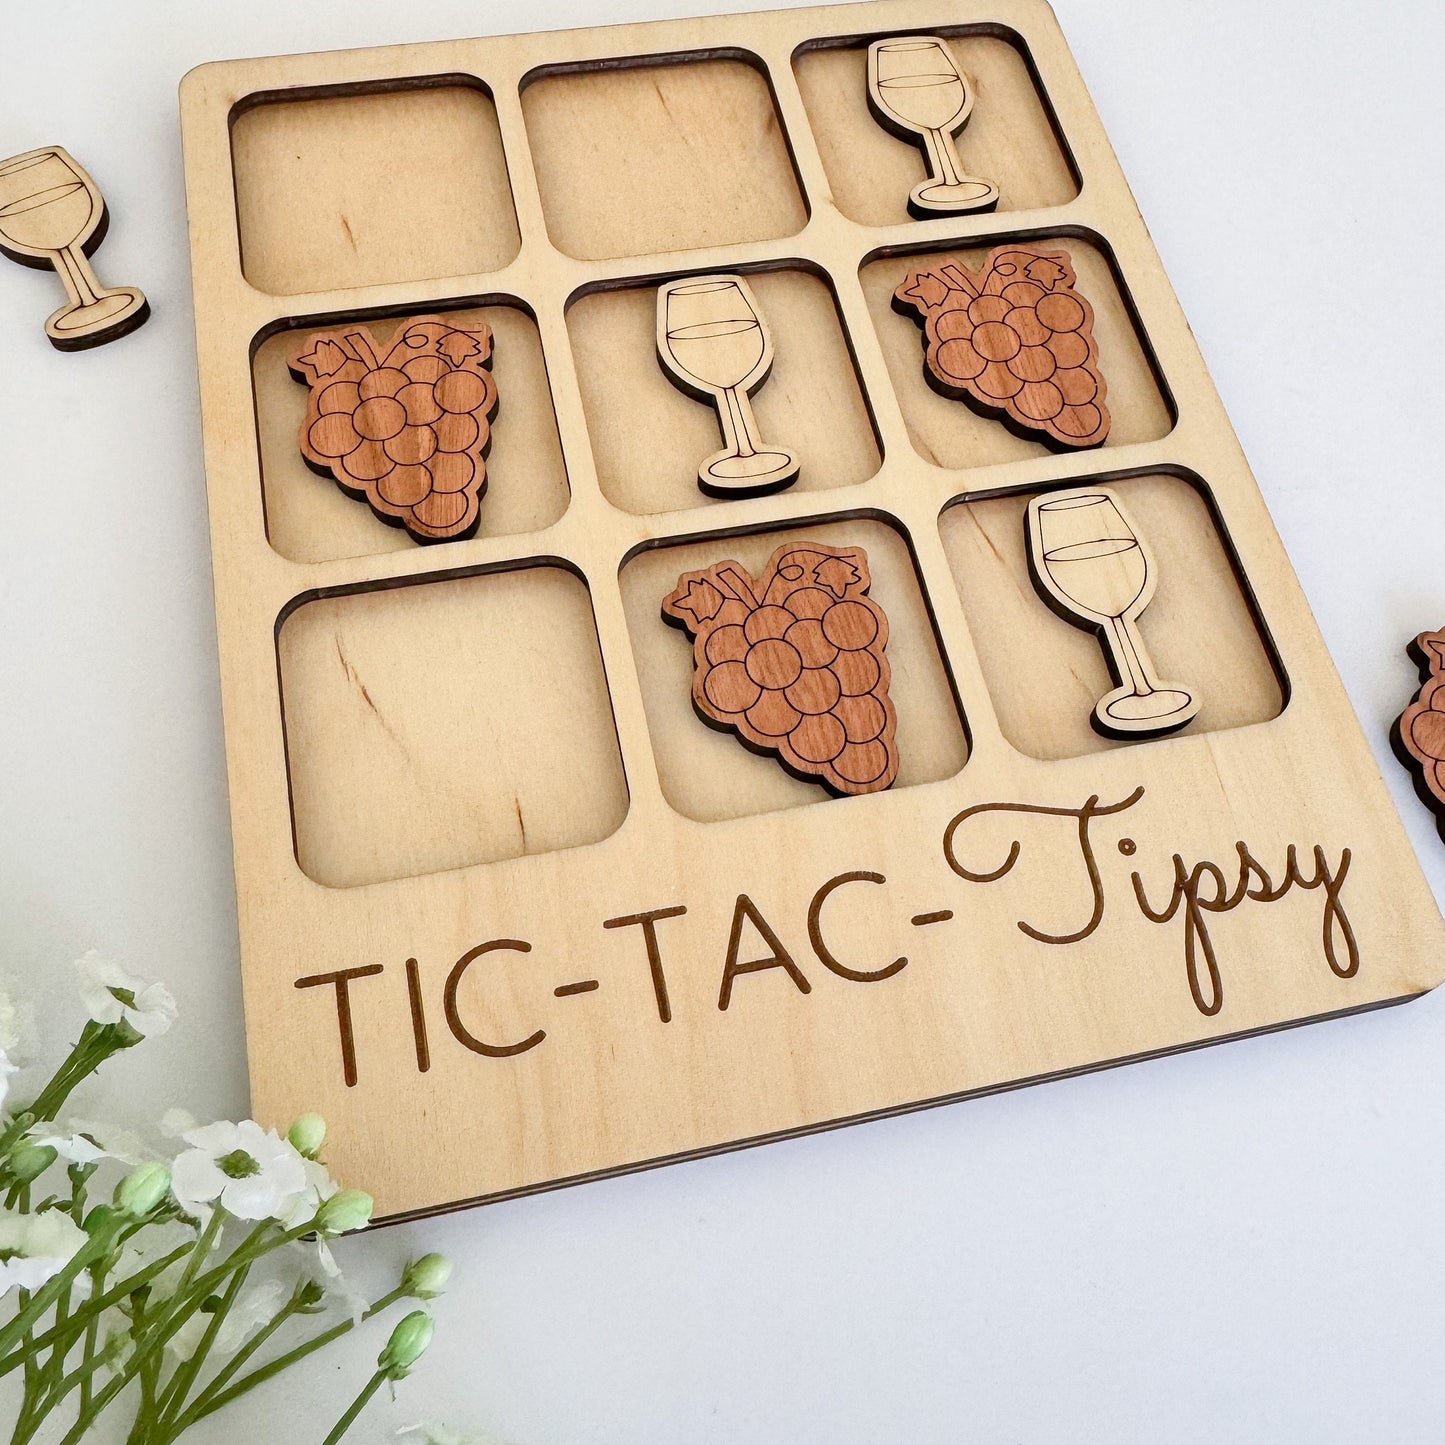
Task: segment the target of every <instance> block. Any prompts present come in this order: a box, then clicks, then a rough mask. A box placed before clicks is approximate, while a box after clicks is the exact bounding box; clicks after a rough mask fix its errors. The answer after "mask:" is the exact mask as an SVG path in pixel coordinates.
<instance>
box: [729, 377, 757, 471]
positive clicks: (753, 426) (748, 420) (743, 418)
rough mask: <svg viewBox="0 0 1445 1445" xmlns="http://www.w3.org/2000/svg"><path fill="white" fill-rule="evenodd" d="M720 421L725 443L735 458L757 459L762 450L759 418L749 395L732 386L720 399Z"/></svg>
mask: <svg viewBox="0 0 1445 1445" xmlns="http://www.w3.org/2000/svg"><path fill="white" fill-rule="evenodd" d="M718 402H719V403H720V404H719V406H718V420H719V421H720V422H721V423H722V430H723V441H724V443H725V444H726V446H727V449H728V450H729V451H730V452H732V454H733V455H734V456H738V457H755V456H757V454H758V452H759V451H760V450H761V448H762V437H761V436H760V435H759V433H758V422H757V418H756V417H755V416H754V415H753V404H752V402H750V401H749V400H748V396H747V393H746V392H744V391H742V390H740V389H739V388H738V387H736V386H730V387H728V388H727V390H726V391H724V392H722V393H721V394H720V395H719V397H718Z"/></svg>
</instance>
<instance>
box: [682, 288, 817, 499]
mask: <svg viewBox="0 0 1445 1445" xmlns="http://www.w3.org/2000/svg"><path fill="white" fill-rule="evenodd" d="M657 359H658V363H659V364H660V365H661V367H662V369H663V370H664V371H665V372H666V373H667V375H668V376H669V377H670V378H671V380H672V382H673V384H674V385H675V386H677V387H678V388H679V389H680V390H682V391H685V392H687V394H688V395H689V396H693V397H696V398H698V400H700V401H708V402H711V403H712V404H713V405H714V406H715V407H717V414H718V422H719V425H720V426H721V427H722V434H723V441H724V443H725V445H724V446H723V449H722V450H721V451H720V452H715V453H714V454H713V455H712V456H710V457H706V458H704V459H703V461H702V462H701V464H700V465H699V466H698V469H697V484H698V486H699V487H701V488H702V490H703V491H704V492H706V493H707V494H708V496H710V497H758V496H762V495H764V494H765V493H767V492H779V491H782V489H783V488H784V487H788V486H791V485H792V484H793V483H794V482H795V481H796V480H797V478H798V458H797V455H796V453H794V452H792V451H790V450H789V449H788V448H787V447H781V446H774V445H771V444H770V443H767V442H764V441H763V440H762V438H761V437H760V436H759V434H758V424H757V420H756V418H755V417H754V416H753V409H752V404H751V403H750V402H749V401H748V397H749V396H750V395H751V394H752V393H753V392H755V391H756V390H757V389H758V388H759V387H760V386H761V385H762V384H763V382H765V381H766V380H767V379H768V372H769V371H771V370H772V366H773V338H772V334H771V332H769V330H768V325H767V322H766V321H764V319H763V313H762V312H761V311H760V310H759V309H758V303H757V301H756V300H755V299H754V298H753V293H752V290H751V289H750V288H749V286H748V283H747V282H746V281H744V280H743V278H742V277H741V276H692V277H689V278H687V279H686V280H683V281H672V282H669V283H668V284H667V285H666V286H661V287H659V288H658V292H657Z"/></svg>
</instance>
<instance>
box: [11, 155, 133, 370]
mask: <svg viewBox="0 0 1445 1445" xmlns="http://www.w3.org/2000/svg"><path fill="white" fill-rule="evenodd" d="M109 222H110V218H109V216H108V214H107V213H106V208H105V200H104V198H103V197H102V196H101V194H100V190H99V188H98V187H97V186H96V184H95V182H94V181H93V180H91V178H90V177H89V176H88V175H87V174H86V172H85V171H84V170H83V169H82V168H81V166H80V165H79V163H78V162H77V161H76V160H75V158H74V157H73V156H71V154H70V153H69V152H68V151H66V150H64V149H63V148H62V147H60V146H45V147H43V148H42V149H40V150H34V151H26V152H25V154H24V155H18V156H12V157H11V158H10V159H9V160H7V161H0V252H3V253H4V254H5V255H7V256H8V257H9V258H10V259H11V260H12V261H18V262H19V263H20V264H21V265H22V266H33V267H35V268H37V269H40V270H43V269H44V268H45V267H46V266H53V267H54V268H55V273H56V275H57V276H59V277H60V282H61V285H63V286H64V287H65V291H66V295H67V296H68V297H69V298H70V299H69V300H68V301H67V302H66V303H65V305H64V306H62V307H61V308H60V309H59V310H58V311H55V312H53V313H52V314H51V315H50V316H49V318H48V319H47V320H46V322H45V334H46V335H47V336H48V337H49V338H50V344H51V345H52V346H54V347H55V348H56V349H57V350H59V351H82V350H84V349H85V348H86V347H88V346H99V345H101V344H102V343H103V342H106V341H114V340H115V339H116V338H117V337H119V336H124V335H125V334H126V333H127V332H128V331H134V330H135V329H136V327H138V326H140V325H142V324H143V323H144V322H145V320H146V318H147V317H148V316H149V315H150V314H151V313H150V305H149V303H148V302H147V301H146V298H145V293H144V292H142V291H139V290H137V289H136V288H135V287H134V286H117V287H106V286H102V285H101V284H100V281H99V279H98V278H97V277H96V274H95V272H94V271H93V270H92V269H91V265H90V261H89V260H88V259H87V258H88V257H89V256H90V255H91V253H92V252H94V251H95V250H96V248H97V247H98V246H99V245H100V243H101V242H102V241H103V240H104V239H105V232H106V228H107V226H108V225H109Z"/></svg>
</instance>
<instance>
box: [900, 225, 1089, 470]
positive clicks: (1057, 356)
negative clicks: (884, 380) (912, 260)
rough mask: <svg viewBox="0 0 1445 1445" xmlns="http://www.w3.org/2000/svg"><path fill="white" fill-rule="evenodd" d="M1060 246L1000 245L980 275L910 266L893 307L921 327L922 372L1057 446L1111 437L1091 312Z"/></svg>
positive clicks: (948, 391) (945, 390) (946, 390)
mask: <svg viewBox="0 0 1445 1445" xmlns="http://www.w3.org/2000/svg"><path fill="white" fill-rule="evenodd" d="M1074 281H1075V276H1074V268H1073V264H1072V262H1071V261H1070V259H1069V255H1068V252H1066V251H1033V250H1026V249H1024V248H1022V247H1019V246H1007V247H1000V248H999V249H998V250H996V251H992V252H990V254H989V257H988V259H987V260H986V261H985V262H984V265H983V269H982V270H980V271H968V270H966V269H965V268H964V267H962V266H958V265H955V264H953V263H951V262H950V263H947V264H944V265H941V266H937V267H935V268H934V269H932V270H927V271H913V272H911V273H910V274H909V275H908V276H906V277H905V278H904V279H903V282H902V284H901V285H900V286H899V287H898V289H897V290H896V291H895V292H894V293H893V308H894V310H895V311H898V312H901V313H902V314H903V315H905V316H912V317H913V319H914V320H916V321H918V322H919V323H920V324H921V325H922V327H923V333H924V362H923V374H924V376H925V378H926V379H927V381H928V384H929V385H930V386H931V387H932V388H933V389H934V390H935V391H937V392H941V393H942V394H943V395H944V396H948V397H952V398H954V399H955V400H959V401H965V402H967V403H968V404H969V405H970V406H972V407H973V408H974V409H975V410H976V411H980V412H982V413H983V414H984V415H985V416H991V417H996V418H998V419H1000V420H1002V421H1003V422H1004V424H1005V425H1007V426H1008V427H1009V428H1010V430H1013V431H1017V432H1019V433H1020V434H1022V435H1023V436H1025V437H1029V438H1031V439H1032V440H1035V441H1042V442H1044V443H1045V445H1047V446H1050V447H1053V448H1054V449H1055V450H1059V449H1075V448H1081V447H1095V446H1099V445H1100V444H1101V443H1102V442H1103V441H1104V439H1105V438H1106V437H1107V436H1108V434H1109V409H1108V407H1107V406H1106V405H1105V403H1104V397H1105V394H1106V392H1107V387H1106V385H1105V382H1104V377H1103V374H1102V373H1101V372H1100V370H1099V351H1098V347H1097V346H1096V345H1095V344H1094V334H1093V326H1094V310H1093V307H1091V306H1090V305H1089V303H1088V301H1087V300H1086V299H1085V298H1084V297H1083V296H1081V295H1080V294H1079V293H1078V292H1077V291H1076V290H1075V289H1074Z"/></svg>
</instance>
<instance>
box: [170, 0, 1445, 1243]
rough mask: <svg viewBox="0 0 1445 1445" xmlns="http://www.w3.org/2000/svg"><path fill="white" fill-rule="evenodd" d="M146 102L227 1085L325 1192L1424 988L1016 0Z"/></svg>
mask: <svg viewBox="0 0 1445 1445" xmlns="http://www.w3.org/2000/svg"><path fill="white" fill-rule="evenodd" d="M875 42H884V43H883V44H876V43H875ZM182 111H183V119H184V130H185V147H186V167H187V181H188V189H189V201H190V216H191V244H192V250H193V256H194V267H195V287H196V312H197V329H198V333H199V355H200V371H201V382H202V396H203V404H204V421H205V433H206V463H207V471H208V477H209V488H210V504H211V522H212V537H213V551H214V563H215V582H216V597H217V609H218V626H219V632H220V644H221V666H222V674H223V683H224V707H225V724H226V734H227V744H228V762H229V774H230V788H231V805H232V822H233V830H234V838H235V858H236V877H237V884H238V892H239V901H240V925H241V943H242V950H243V967H244V973H245V999H246V1020H247V1030H248V1035H249V1039H250V1059H251V1078H252V1089H253V1094H254V1099H253V1102H254V1107H255V1111H256V1114H257V1115H258V1117H260V1118H262V1119H264V1120H267V1121H270V1122H274V1123H284V1122H285V1121H286V1120H287V1119H288V1117H289V1116H291V1115H292V1114H294V1113H295V1112H297V1111H299V1110H301V1109H303V1108H316V1109H319V1110H321V1111H322V1112H323V1113H324V1114H325V1115H326V1117H327V1118H328V1120H329V1121H330V1122H331V1125H332V1131H333V1132H332V1141H333V1142H332V1144H331V1146H330V1158H331V1162H332V1163H333V1165H334V1166H335V1167H336V1169H337V1170H338V1172H339V1173H341V1174H342V1175H344V1176H345V1177H346V1178H347V1179H350V1180H355V1181H357V1182H361V1183H364V1184H365V1185H366V1186H367V1187H368V1188H371V1189H373V1190H374V1191H375V1193H376V1195H377V1198H378V1201H379V1207H380V1212H381V1213H383V1214H385V1215H388V1216H393V1217H395V1216H401V1215H408V1214H416V1213H420V1212H424V1211H427V1210H433V1209H439V1208H443V1207H447V1206H452V1205H457V1204H461V1203H466V1202H471V1201H478V1200H485V1199H494V1198H499V1197H503V1196H506V1195H512V1194H517V1193H521V1192H524V1191H527V1190H534V1189H540V1188H545V1187H548V1186H551V1185H556V1184H560V1183H564V1182H567V1181H572V1180H578V1179H584V1178H588V1177H591V1176H597V1175H603V1174H608V1173H613V1172H617V1171H621V1170H627V1169H634V1168H640V1167H643V1166H646V1165H649V1164H655V1163H659V1162H662V1161H666V1160H674V1159H679V1158H685V1157H687V1156H690V1155H697V1154H701V1153H706V1152H708V1151H712V1150H718V1149H725V1148H729V1147H735V1146H738V1145H742V1144H749V1143H756V1142H759V1141H762V1140H766V1139H771V1138H778V1137H781V1136H785V1135H788V1134H795V1133H799V1132H802V1131H806V1130H812V1129H820V1128H826V1127H829V1126H832V1125H836V1124H841V1123H846V1122H850V1121H854V1120H859V1119H864V1118H868V1117H870V1116H877V1115H883V1114H888V1113H891V1112H896V1111H900V1110H904V1109H911V1108H917V1107H921V1106H923V1105H925V1104H932V1103H937V1102H940V1101H943V1100H948V1099H956V1098H959V1097H962V1096H965V1095H968V1094H972V1093H980V1092H984V1091H987V1090H993V1089H999V1088H1003V1087H1007V1086H1010V1085H1014V1084H1020V1083H1025V1082H1029V1081H1033V1080H1039V1079H1044V1078H1048V1077H1051V1076H1056V1075H1061V1074H1067V1073H1070V1072H1075V1071H1079V1070H1084V1069H1091V1068H1096V1067H1100V1066H1103V1065H1106V1064H1112V1063H1117V1062H1121V1061H1123V1060H1127V1059H1130V1058H1137V1057H1141V1056H1146V1055H1150V1054H1157V1053H1160V1052H1163V1051H1166V1050H1171V1049H1181V1048H1188V1047H1192V1046H1195V1045H1199V1044H1204V1043H1209V1042H1213V1041H1216V1040H1220V1039H1223V1038H1228V1037H1232V1036H1238V1035H1241V1034H1247V1033H1250V1032H1254V1031H1258V1030H1264V1029H1271V1028H1278V1027H1281V1026H1284V1025H1287V1024H1291V1023H1296V1022H1300V1021H1303V1020H1306V1019H1315V1018H1321V1017H1325V1016H1328V1015H1332V1014H1340V1013H1346V1012H1350V1011H1352V1010H1358V1009H1365V1008H1370V1007H1373V1006H1376V1005H1379V1004H1384V1003H1389V1002H1393V1001H1397V1000H1401V999H1404V998H1407V997H1409V996H1411V995H1414V994H1417V993H1419V992H1421V991H1423V990H1425V989H1428V988H1430V987H1432V986H1433V985H1434V984H1435V983H1437V982H1438V981H1439V980H1440V978H1441V976H1442V960H1445V949H1442V944H1445V937H1442V931H1441V920H1440V917H1439V915H1438V913H1437V910H1436V907H1435V904H1434V902H1433V901H1432V898H1431V896H1430V893H1429V891H1428V890H1427V888H1426V885H1425V882H1424V880H1423V878H1422V876H1421V874H1420V871H1419V868H1418V866H1417V864H1416V862H1415V859H1414V857H1413V856H1412V854H1411V851H1410V849H1409V847H1408V845H1407V842H1406V839H1405V835H1404V833H1403V831H1402V829H1401V826H1400V823H1399V820H1398V819H1397V817H1396V815H1395V813H1394V811H1393V808H1392V806H1391V804H1390V802H1389V800H1388V798H1387V795H1386V791H1385V788H1384V786H1383V784H1382V782H1381V780H1380V777H1379V775H1378V773H1377V770H1376V767H1375V764H1374V762H1373V760H1372V757H1371V754H1370V751H1369V749H1368V748H1367V746H1366V744H1365V740H1364V738H1363V737H1362V736H1361V733H1360V730H1359V727H1358V726H1357V724H1356V722H1355V719H1354V717H1353V715H1352V713H1351V710H1350V707H1349V704H1348V702H1347V701H1346V698H1345V695H1344V692H1343V691H1342V689H1341V686H1340V682H1339V679H1338V677H1337V676H1336V673H1335V670H1334V668H1333V666H1332V665H1331V663H1330V659H1329V657H1328V656H1327V654H1326V651H1325V648H1324V645H1323V643H1322V641H1321V639H1320V636H1319V633H1318V632H1317V631H1316V628H1315V626H1314V623H1313V622H1312V620H1311V618H1310V614H1309V610H1308V608H1307V606H1306V604H1305V600H1304V597H1303V596H1302V595H1301V593H1300V590H1299V587H1298V584H1297V583H1296V581H1295V578H1294V575H1293V573H1292V572H1291V570H1290V567H1289V564H1288V562H1287V560H1286V558H1285V555H1284V552H1283V551H1282V549H1281V546H1280V542H1279V539H1278V537H1277V536H1276V534H1275V531H1274V528H1273V526H1272V525H1271V523H1270V519H1269V515H1268V513H1267V512H1266V510H1265V506H1264V503H1263V501H1262V500H1261V497H1260V494H1259V491H1258V490H1257V488H1256V486H1255V483H1254V481H1253V480H1252V478H1251V476H1250V473H1249V470H1248V468H1247V466H1246V464H1245V461H1244V458H1243V457H1242V455H1241V454H1240V450H1239V446H1238V443H1237V442H1236V440H1235V437H1234V434H1233V432H1232V431H1231V429H1230V425H1229V422H1228V420H1227V418H1226V416H1225V414H1224V411H1223V409H1222V407H1221V405H1220V402H1219V398H1218V397H1217V396H1216V394H1215V392H1214V389H1213V387H1212V385H1211V384H1210V381H1209V377H1208V375H1207V374H1206V372H1205V368H1204V364H1203V362H1202V361H1201V359H1200V356H1199V353H1198V352H1197V350H1196V348H1195V345H1194V342H1193V339H1192V338H1191V335H1190V332H1189V329H1188V327H1187V325H1186V323H1185V320H1184V317H1183V315H1182V314H1181V313H1180V310H1179V307H1178V304H1177V302H1176V301H1175V298H1174V295H1173V293H1172V291H1171V290H1170V288H1169V284H1168V282H1167V281H1166V279H1165V277H1164V274H1163V271H1162V270H1161V268H1160V264H1159V258H1158V256H1157V255H1156V254H1155V251H1154V248H1153V246H1152V245H1151V243H1150V240H1149V236H1148V233H1147V232H1146V230H1145V228H1144V225H1143V223H1142V221H1141V219H1140V217H1139V213H1138V211H1137V210H1136V208H1135V205H1134V202H1133V200H1132V198H1131V196H1130V194H1129V190H1128V187H1127V185H1126V184H1125V181H1124V177H1123V176H1122V175H1121V173H1120V171H1119V167H1118V164H1117V162H1116V160H1115V158H1114V155H1113V152H1112V151H1111V149H1110V147H1109V143H1108V141H1107V139H1106V138H1105V135H1104V132H1103V130H1102V128H1101V126H1100V123H1099V119H1098V117H1097V115H1096V114H1095V112H1094V109H1093V107H1092V105H1091V104H1090V101H1089V97H1088V95H1087V93H1086V91H1085V89H1084V86H1083V83H1082V82H1081V80H1080V78H1079V75H1078V72H1077V71H1076V69H1075V67H1074V64H1073V62H1072V60H1071V58H1070V55H1069V52H1068V50H1067V48H1066V46H1065V44H1064V41H1063V39H1062V37H1061V35H1060V33H1059V30H1058V27H1057V25H1056V23H1055V21H1054V19H1053V16H1052V14H1051V12H1050V11H1049V10H1048V8H1047V7H1046V6H1045V5H1044V4H1042V3H1036V0H990V3H976V0H967V3H962V4H948V5H942V4H938V3H935V0H885V3H874V4H859V5H848V6H834V7H826V8H820V9H804V10H789V11H781V12H776V13H769V14H758V15H737V16H731V17H720V18H712V19H702V20H687V21H675V22H664V23H658V24H648V25H636V26H631V27H627V28H622V29H608V30H578V31H571V32H567V33H556V34H539V35H521V36H508V37H503V38H496V39H483V40H460V41H454V42H446V43H436V44H425V45H410V46H401V47H396V48H391V49H380V50H355V51H344V52H338V53H334V54H326V55H296V56H288V57H281V58H276V59H268V60H246V61H236V62H231V63H224V64H216V65H207V66H203V67H201V68H200V69H199V70H197V71H195V72H193V73H192V74H191V75H190V76H188V77H187V79H186V81H185V83H184V85H183V88H182ZM965 121H966V124H965V123H964V122H965ZM990 207H992V209H990Z"/></svg>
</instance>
